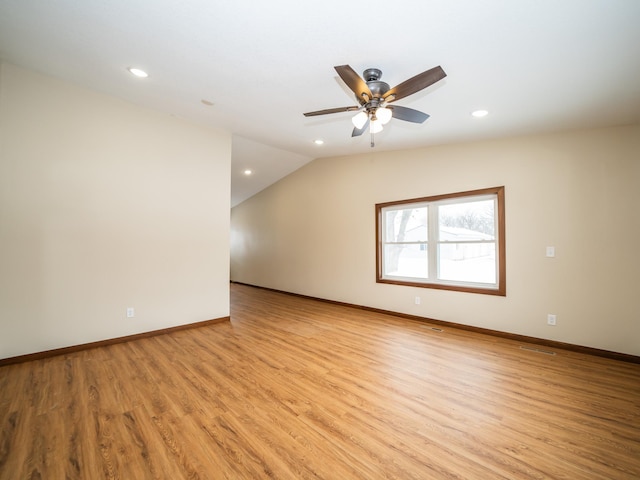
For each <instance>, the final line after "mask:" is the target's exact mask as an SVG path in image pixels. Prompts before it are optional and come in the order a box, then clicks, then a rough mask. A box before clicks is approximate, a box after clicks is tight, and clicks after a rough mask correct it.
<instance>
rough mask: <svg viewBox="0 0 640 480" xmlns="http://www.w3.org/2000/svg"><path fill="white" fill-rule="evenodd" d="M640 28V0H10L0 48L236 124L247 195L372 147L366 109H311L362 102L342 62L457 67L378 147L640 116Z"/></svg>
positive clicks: (238, 168)
mask: <svg viewBox="0 0 640 480" xmlns="http://www.w3.org/2000/svg"><path fill="white" fill-rule="evenodd" d="M638 25H640V1H638V0H562V1H558V0H518V1H507V0H484V1H482V2H479V1H477V0H456V1H450V0H399V1H398V2H395V3H393V2H391V3H390V2H388V1H381V0H370V1H368V2H366V3H363V4H361V5H360V4H358V5H357V6H356V5H355V4H351V3H349V2H344V1H343V0H324V1H322V2H316V3H313V2H312V3H310V2H301V1H299V0H272V1H270V2H258V1H243V0H190V1H189V2H180V1H177V0H156V1H154V2H149V1H148V0H111V1H108V2H105V1H92V2H88V1H86V0H60V1H56V2H45V1H41V0H0V59H2V60H3V61H7V62H10V63H14V64H16V65H19V66H23V67H27V68H30V69H34V70H37V71H41V72H44V73H47V74H50V75H53V76H56V77H60V78H63V79H66V80H69V81H71V82H73V83H76V84H79V85H82V86H86V87H88V88H91V89H94V90H96V91H99V92H103V93H106V94H109V95H114V96H116V97H120V98H122V99H125V100H127V101H130V102H133V103H135V104H139V105H142V106H146V107H150V108H154V109H157V110H161V111H165V112H167V113H170V114H173V115H176V116H179V117H183V118H187V119H190V120H193V121H196V122H201V123H203V124H207V125H211V126H214V127H217V128H224V129H228V130H229V131H231V132H232V133H233V135H234V142H233V145H234V153H233V159H232V168H233V170H234V175H233V178H232V190H233V194H234V199H233V204H237V203H239V202H240V201H242V200H244V199H245V198H247V197H248V196H250V195H252V194H253V193H255V192H257V191H258V190H260V189H262V188H264V187H265V186H266V185H267V184H268V183H270V182H272V181H275V180H277V179H278V178H280V177H281V176H284V175H286V174H288V173H290V172H291V171H293V170H295V169H296V168H299V167H300V166H301V165H303V164H304V163H306V162H308V161H310V160H311V159H313V158H317V157H325V156H335V155H345V154H352V153H362V152H365V151H367V150H368V149H370V146H369V139H368V135H363V136H361V137H356V138H352V137H351V136H350V135H351V129H352V126H351V122H350V118H351V116H353V113H351V112H345V113H339V114H334V115H326V116H322V117H310V118H305V117H303V115H302V114H303V112H308V111H314V110H320V109H325V108H331V107H342V106H348V105H355V104H356V101H355V98H354V96H353V94H352V93H351V91H350V90H349V89H348V88H347V87H346V86H345V85H344V83H343V82H342V81H341V80H340V78H339V77H338V76H337V74H336V72H335V70H334V69H333V67H334V66H336V65H344V64H349V65H351V66H352V67H353V68H354V69H355V70H356V71H357V72H358V73H361V72H362V71H363V70H364V69H366V68H369V67H376V68H379V69H381V70H382V71H383V77H382V80H384V81H386V82H387V83H389V84H390V85H391V86H394V85H396V84H398V83H400V82H402V81H403V80H406V79H407V78H409V77H411V76H413V75H416V74H418V73H420V72H423V71H425V70H427V69H429V68H431V67H434V66H437V65H441V66H442V67H443V68H444V70H445V71H446V73H447V77H446V78H445V79H444V80H442V81H440V82H438V83H437V84H435V85H433V86H431V87H429V88H427V89H425V90H423V91H421V92H419V93H417V94H415V95H412V96H410V97H408V98H405V99H402V100H400V101H398V102H397V104H398V105H403V106H406V107H410V108H413V109H417V110H420V111H423V112H426V113H428V114H430V115H431V118H429V119H428V120H427V121H426V122H425V123H424V124H411V123H408V122H399V121H396V122H393V121H392V122H391V123H390V124H389V125H387V126H386V127H385V130H384V131H383V132H381V133H380V134H377V135H376V149H378V150H395V149H405V148H413V147H418V146H425V145H433V144H442V143H450V142H461V141H469V140H477V139H483V138H496V137H501V136H511V135H521V134H530V133H539V132H548V131H557V130H567V129H579V128H590V127H599V126H611V125H621V124H630V123H636V122H638V121H640V28H638ZM131 66H136V67H139V68H142V69H144V70H146V71H147V72H148V73H149V74H150V77H149V78H147V79H144V80H140V79H136V78H134V77H132V76H131V75H130V74H129V73H128V72H127V71H126V69H127V67H131ZM202 100H205V101H206V102H208V103H213V105H206V104H205V103H203V102H202ZM476 109H487V110H489V112H490V113H489V115H488V116H487V117H485V118H483V119H480V120H479V119H475V118H473V117H471V116H470V112H471V111H473V110H476ZM316 139H322V140H323V141H324V144H323V145H322V146H318V145H316V144H314V140H316ZM245 168H252V169H253V170H254V176H252V177H245V176H243V175H242V174H241V173H242V171H243V170H244V169H245Z"/></svg>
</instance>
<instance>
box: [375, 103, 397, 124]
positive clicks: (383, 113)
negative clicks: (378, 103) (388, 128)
mask: <svg viewBox="0 0 640 480" xmlns="http://www.w3.org/2000/svg"><path fill="white" fill-rule="evenodd" d="M392 114H393V112H392V111H391V109H389V108H386V107H379V108H378V109H377V110H376V118H377V119H378V120H380V122H381V123H382V125H386V124H387V123H389V120H391V116H392Z"/></svg>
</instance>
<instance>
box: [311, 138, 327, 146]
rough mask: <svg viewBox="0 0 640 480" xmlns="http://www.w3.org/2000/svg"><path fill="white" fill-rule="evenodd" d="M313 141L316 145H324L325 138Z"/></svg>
mask: <svg viewBox="0 0 640 480" xmlns="http://www.w3.org/2000/svg"><path fill="white" fill-rule="evenodd" d="M313 143H315V144H316V145H322V144H324V140H320V139H318V140H314V141H313Z"/></svg>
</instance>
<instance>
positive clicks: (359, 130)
mask: <svg viewBox="0 0 640 480" xmlns="http://www.w3.org/2000/svg"><path fill="white" fill-rule="evenodd" d="M367 128H369V119H367V121H366V123H365V124H364V125H363V126H362V128H358V127H353V132H351V136H352V137H359V136H360V135H362V134H363V133H364V132H365V131H366V130H367Z"/></svg>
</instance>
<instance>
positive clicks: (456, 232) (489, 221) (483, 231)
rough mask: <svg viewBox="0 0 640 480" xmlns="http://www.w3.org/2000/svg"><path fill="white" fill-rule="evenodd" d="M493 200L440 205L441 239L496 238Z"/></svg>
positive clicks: (458, 240) (457, 240)
mask: <svg viewBox="0 0 640 480" xmlns="http://www.w3.org/2000/svg"><path fill="white" fill-rule="evenodd" d="M493 210H494V202H493V200H481V201H476V202H465V203H455V204H452V205H440V206H439V207H438V220H439V222H438V226H439V232H438V235H439V240H440V241H450V242H461V241H465V240H466V241H469V240H494V239H495V217H494V212H493Z"/></svg>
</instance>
